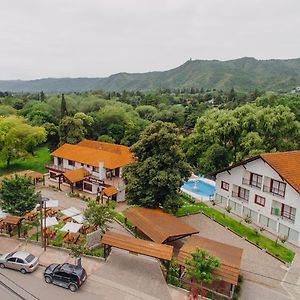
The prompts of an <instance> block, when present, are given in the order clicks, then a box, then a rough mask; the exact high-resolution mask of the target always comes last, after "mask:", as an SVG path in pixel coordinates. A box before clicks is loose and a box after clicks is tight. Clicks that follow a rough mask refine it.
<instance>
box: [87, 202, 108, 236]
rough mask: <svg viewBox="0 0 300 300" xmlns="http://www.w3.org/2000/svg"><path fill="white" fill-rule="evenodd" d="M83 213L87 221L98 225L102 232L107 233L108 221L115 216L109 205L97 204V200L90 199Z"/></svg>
mask: <svg viewBox="0 0 300 300" xmlns="http://www.w3.org/2000/svg"><path fill="white" fill-rule="evenodd" d="M83 215H84V217H85V219H86V221H87V222H89V223H91V224H93V225H95V226H96V228H97V229H100V230H101V231H102V233H105V231H106V229H107V226H108V223H111V222H112V220H113V216H112V214H111V211H110V209H109V208H108V207H106V206H103V205H99V204H97V202H96V201H94V200H91V201H89V203H88V205H87V208H86V209H85V210H84V212H83Z"/></svg>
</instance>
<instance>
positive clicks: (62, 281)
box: [53, 271, 70, 288]
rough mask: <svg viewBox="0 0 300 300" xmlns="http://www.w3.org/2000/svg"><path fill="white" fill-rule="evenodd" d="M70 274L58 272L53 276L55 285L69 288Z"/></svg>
mask: <svg viewBox="0 0 300 300" xmlns="http://www.w3.org/2000/svg"><path fill="white" fill-rule="evenodd" d="M69 281H70V279H69V274H67V273H65V272H60V271H58V272H56V273H55V274H54V276H53V283H55V284H57V285H59V286H62V287H66V288H67V287H68V286H69Z"/></svg>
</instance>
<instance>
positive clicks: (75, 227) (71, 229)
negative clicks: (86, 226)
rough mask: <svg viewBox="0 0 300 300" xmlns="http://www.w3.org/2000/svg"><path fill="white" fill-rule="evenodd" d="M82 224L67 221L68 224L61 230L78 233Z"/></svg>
mask: <svg viewBox="0 0 300 300" xmlns="http://www.w3.org/2000/svg"><path fill="white" fill-rule="evenodd" d="M82 226H83V224H78V223H73V222H67V223H66V225H65V226H64V227H63V228H62V229H61V231H65V232H73V233H76V232H78V231H79V229H80V228H81V227H82Z"/></svg>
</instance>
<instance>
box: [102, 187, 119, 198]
mask: <svg viewBox="0 0 300 300" xmlns="http://www.w3.org/2000/svg"><path fill="white" fill-rule="evenodd" d="M103 193H104V195H105V196H107V197H111V196H113V195H115V194H117V193H118V190H117V189H116V188H115V187H114V186H109V187H106V188H105V189H103Z"/></svg>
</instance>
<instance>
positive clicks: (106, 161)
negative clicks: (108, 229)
mask: <svg viewBox="0 0 300 300" xmlns="http://www.w3.org/2000/svg"><path fill="white" fill-rule="evenodd" d="M51 156H53V164H50V165H47V168H48V170H49V176H50V180H53V181H56V182H58V181H60V182H62V183H66V184H69V185H70V186H71V187H72V190H73V187H76V188H77V189H82V190H83V191H85V192H88V193H91V194H101V195H104V196H105V197H111V198H114V199H115V200H117V201H124V200H125V185H124V182H123V180H122V178H121V175H122V169H123V167H125V166H126V165H128V164H130V163H132V162H133V161H134V160H133V156H132V154H131V152H130V151H129V148H128V147H126V146H123V145H116V144H111V143H104V142H97V141H91V140H83V141H81V142H79V143H78V144H76V145H72V144H64V145H62V146H61V147H59V148H58V149H56V150H55V151H53V152H52V153H51Z"/></svg>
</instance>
